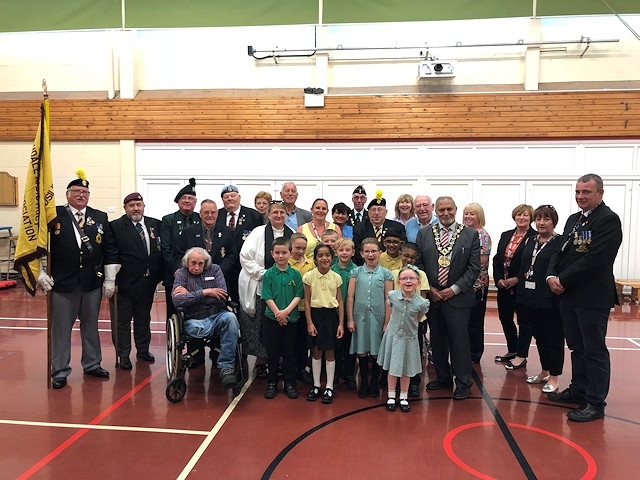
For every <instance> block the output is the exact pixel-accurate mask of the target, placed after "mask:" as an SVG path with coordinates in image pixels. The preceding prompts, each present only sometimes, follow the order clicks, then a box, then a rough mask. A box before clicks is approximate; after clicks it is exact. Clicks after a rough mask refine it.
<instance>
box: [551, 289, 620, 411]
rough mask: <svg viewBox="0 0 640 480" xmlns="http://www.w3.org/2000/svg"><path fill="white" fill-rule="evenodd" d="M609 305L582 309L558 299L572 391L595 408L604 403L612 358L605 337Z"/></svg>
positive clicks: (602, 406) (601, 407)
mask: <svg viewBox="0 0 640 480" xmlns="http://www.w3.org/2000/svg"><path fill="white" fill-rule="evenodd" d="M610 311H611V310H610V309H609V308H585V307H583V306H578V305H575V304H572V303H571V302H568V301H566V300H560V314H561V315H562V326H563V327H564V334H565V336H566V338H567V346H568V347H569V350H571V385H570V388H571V390H572V391H574V392H575V393H577V394H578V395H582V396H584V399H585V400H586V401H587V402H589V403H590V404H592V405H594V406H595V407H596V408H598V409H601V410H603V409H604V407H605V406H606V405H607V402H605V398H607V395H608V394H609V382H610V379H611V359H610V357H609V350H608V349H607V344H606V336H607V324H608V321H609V313H610Z"/></svg>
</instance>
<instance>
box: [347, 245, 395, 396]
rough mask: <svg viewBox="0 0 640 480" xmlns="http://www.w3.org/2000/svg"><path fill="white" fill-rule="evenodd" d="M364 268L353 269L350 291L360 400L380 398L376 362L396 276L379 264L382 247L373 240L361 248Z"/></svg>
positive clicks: (350, 321) (349, 314)
mask: <svg viewBox="0 0 640 480" xmlns="http://www.w3.org/2000/svg"><path fill="white" fill-rule="evenodd" d="M360 254H361V255H362V258H363V260H364V265H361V266H359V267H357V268H354V269H353V270H352V271H351V277H350V278H349V289H348V291H347V318H348V323H347V328H348V329H349V331H350V332H352V333H353V335H352V337H351V348H350V353H351V354H357V355H358V366H359V367H360V388H359V389H358V397H360V398H366V397H378V396H379V395H380V384H379V378H378V377H379V376H380V366H379V365H378V363H377V361H376V358H377V356H378V349H379V348H380V341H381V340H382V327H383V325H384V319H385V313H386V310H387V308H388V307H387V306H386V304H385V299H386V298H387V295H388V293H389V291H391V289H392V288H393V275H392V274H391V272H390V271H389V270H388V269H386V268H384V267H381V266H380V265H379V264H378V261H379V260H380V254H381V251H380V244H379V243H378V241H377V240H376V239H375V238H374V237H367V238H365V239H364V240H362V243H361V244H360ZM369 355H371V357H372V358H373V365H372V370H371V384H369V379H368V373H369Z"/></svg>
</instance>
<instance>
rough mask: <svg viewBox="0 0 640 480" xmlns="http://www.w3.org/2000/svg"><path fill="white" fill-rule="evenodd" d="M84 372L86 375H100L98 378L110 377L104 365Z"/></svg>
mask: <svg viewBox="0 0 640 480" xmlns="http://www.w3.org/2000/svg"><path fill="white" fill-rule="evenodd" d="M84 374H85V375H91V376H92V377H98V378H109V372H107V371H106V370H105V369H104V368H102V367H98V368H96V369H93V370H91V371H90V372H84Z"/></svg>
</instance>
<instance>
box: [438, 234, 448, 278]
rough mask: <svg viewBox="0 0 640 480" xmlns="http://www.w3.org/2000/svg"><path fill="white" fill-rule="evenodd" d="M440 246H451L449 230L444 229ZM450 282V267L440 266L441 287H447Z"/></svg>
mask: <svg viewBox="0 0 640 480" xmlns="http://www.w3.org/2000/svg"><path fill="white" fill-rule="evenodd" d="M440 245H442V246H443V247H447V246H448V245H449V229H448V228H443V229H442V230H441V233H440ZM447 280H449V267H443V266H438V283H439V284H440V286H441V287H446V286H447Z"/></svg>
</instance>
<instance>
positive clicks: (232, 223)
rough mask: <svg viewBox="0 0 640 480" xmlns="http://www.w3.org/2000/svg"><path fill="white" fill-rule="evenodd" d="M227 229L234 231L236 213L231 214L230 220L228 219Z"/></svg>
mask: <svg viewBox="0 0 640 480" xmlns="http://www.w3.org/2000/svg"><path fill="white" fill-rule="evenodd" d="M229 228H230V229H231V230H235V229H236V212H231V218H229Z"/></svg>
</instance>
